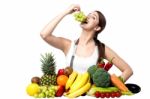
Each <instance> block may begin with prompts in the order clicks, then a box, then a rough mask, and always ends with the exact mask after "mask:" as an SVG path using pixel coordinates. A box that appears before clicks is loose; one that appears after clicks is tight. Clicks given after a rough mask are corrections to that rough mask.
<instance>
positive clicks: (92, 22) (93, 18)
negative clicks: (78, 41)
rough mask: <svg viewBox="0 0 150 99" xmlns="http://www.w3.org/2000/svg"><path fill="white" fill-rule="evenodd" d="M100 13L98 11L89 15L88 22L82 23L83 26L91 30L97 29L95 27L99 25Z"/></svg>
mask: <svg viewBox="0 0 150 99" xmlns="http://www.w3.org/2000/svg"><path fill="white" fill-rule="evenodd" d="M98 24H99V15H98V13H97V12H96V11H94V12H91V13H89V14H88V15H87V19H86V22H84V23H81V28H83V29H85V30H89V31H95V28H97V27H99V26H98Z"/></svg>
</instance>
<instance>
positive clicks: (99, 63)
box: [97, 58, 105, 68]
mask: <svg viewBox="0 0 150 99" xmlns="http://www.w3.org/2000/svg"><path fill="white" fill-rule="evenodd" d="M97 65H98V67H99V68H104V66H105V62H104V59H103V58H101V60H100V62H98V64H97Z"/></svg>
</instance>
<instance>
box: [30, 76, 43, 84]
mask: <svg viewBox="0 0 150 99" xmlns="http://www.w3.org/2000/svg"><path fill="white" fill-rule="evenodd" d="M40 80H41V79H40V78H39V77H32V79H31V82H32V83H37V84H40Z"/></svg>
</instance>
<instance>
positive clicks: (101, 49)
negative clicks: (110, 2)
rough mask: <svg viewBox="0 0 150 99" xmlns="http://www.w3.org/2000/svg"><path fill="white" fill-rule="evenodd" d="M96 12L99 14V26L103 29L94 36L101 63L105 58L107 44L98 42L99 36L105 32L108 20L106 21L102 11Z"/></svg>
mask: <svg viewBox="0 0 150 99" xmlns="http://www.w3.org/2000/svg"><path fill="white" fill-rule="evenodd" d="M95 12H97V13H98V16H99V23H98V26H100V28H101V29H100V30H99V31H96V32H95V35H94V41H95V44H96V45H97V46H98V53H99V58H98V61H100V60H101V59H102V58H105V44H104V43H102V42H101V41H100V40H98V39H97V36H98V34H99V33H101V32H102V31H103V30H104V28H105V26H106V19H105V16H104V15H103V14H102V13H101V12H100V11H95ZM98 61H97V62H98Z"/></svg>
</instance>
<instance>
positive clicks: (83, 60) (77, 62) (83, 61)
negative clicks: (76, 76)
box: [66, 41, 99, 73]
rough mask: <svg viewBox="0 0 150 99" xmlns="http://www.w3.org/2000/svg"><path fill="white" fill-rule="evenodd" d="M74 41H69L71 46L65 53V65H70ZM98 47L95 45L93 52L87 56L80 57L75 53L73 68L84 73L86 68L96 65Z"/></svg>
mask: <svg viewBox="0 0 150 99" xmlns="http://www.w3.org/2000/svg"><path fill="white" fill-rule="evenodd" d="M75 46H76V45H75V41H72V42H71V47H70V49H69V51H68V53H67V55H66V63H67V66H70V61H71V57H72V55H73V53H74V51H75ZM98 56H99V55H98V47H97V46H96V47H95V50H94V52H93V53H92V55H91V56H89V57H81V56H78V55H77V54H75V57H74V60H73V70H75V71H77V72H79V73H84V72H86V71H87V70H88V68H89V67H90V66H92V65H96V63H97V60H98Z"/></svg>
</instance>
